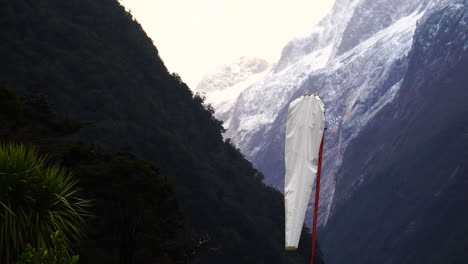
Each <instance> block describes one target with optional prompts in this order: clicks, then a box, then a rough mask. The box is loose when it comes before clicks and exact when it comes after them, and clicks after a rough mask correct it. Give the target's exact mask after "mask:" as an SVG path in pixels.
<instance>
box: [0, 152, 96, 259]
mask: <svg viewBox="0 0 468 264" xmlns="http://www.w3.org/2000/svg"><path fill="white" fill-rule="evenodd" d="M88 206H89V202H88V201H87V200H83V199H81V198H80V196H79V193H78V188H77V181H76V180H74V179H73V178H72V175H71V173H70V172H69V171H67V170H66V169H64V168H62V167H60V166H58V165H53V166H47V165H46V159H45V157H41V156H39V155H38V153H37V150H36V149H35V148H33V147H31V146H29V147H25V146H24V145H17V144H2V145H0V229H1V231H2V232H1V235H0V260H1V261H2V263H11V262H12V261H13V260H14V259H15V258H16V257H17V256H18V254H19V253H20V252H21V251H22V250H23V249H24V248H25V246H26V245H27V244H31V245H32V246H34V247H39V248H40V247H42V248H51V247H53V245H54V241H53V239H52V238H51V236H50V234H52V233H54V232H55V231H56V230H58V231H60V236H62V238H61V239H63V243H64V244H65V246H66V247H67V249H70V243H71V241H74V240H77V239H78V238H79V237H80V236H81V235H82V229H81V228H82V225H83V223H84V220H83V218H84V217H85V216H87V215H88V212H87V211H86V207H88Z"/></svg>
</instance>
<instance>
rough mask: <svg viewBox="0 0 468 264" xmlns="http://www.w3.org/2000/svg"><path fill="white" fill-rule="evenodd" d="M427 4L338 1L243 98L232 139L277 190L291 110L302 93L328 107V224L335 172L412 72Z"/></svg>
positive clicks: (421, 0)
mask: <svg viewBox="0 0 468 264" xmlns="http://www.w3.org/2000/svg"><path fill="white" fill-rule="evenodd" d="M431 3H432V2H431V1H427V0H412V1H406V0H391V1H376V0H353V1H349V0H337V1H336V2H335V6H334V8H333V9H332V11H331V13H330V14H329V15H328V16H327V17H325V18H324V19H323V20H322V21H321V22H320V23H319V24H318V25H317V26H315V28H314V29H313V30H312V31H311V33H310V34H309V35H308V36H305V37H302V38H297V39H294V40H292V41H291V42H290V43H289V44H288V45H287V46H286V47H285V48H284V49H283V52H282V56H281V59H280V61H279V62H278V64H277V65H276V67H275V68H274V70H273V71H272V72H270V73H269V74H268V75H267V76H265V77H264V78H263V79H261V80H259V81H258V82H256V83H255V84H254V85H252V86H251V87H249V88H248V89H246V90H245V91H243V92H242V93H241V95H240V96H239V97H238V98H237V100H236V103H235V105H234V106H233V109H232V110H231V111H230V113H231V114H230V115H229V117H228V118H225V119H226V120H227V122H229V124H230V126H229V129H228V131H227V133H226V137H227V138H232V140H233V141H234V142H235V143H236V144H237V145H238V146H239V147H240V149H241V150H242V151H243V152H244V153H245V154H246V155H247V157H248V158H250V159H251V160H252V161H253V162H254V164H255V165H256V166H257V168H259V169H260V170H261V171H262V172H263V173H264V174H265V181H266V182H267V183H268V184H270V185H272V186H274V187H277V188H279V189H282V186H283V177H284V130H285V119H286V111H287V106H288V104H289V102H290V101H292V100H293V99H295V98H297V97H298V96H300V95H301V94H303V93H306V92H312V93H316V94H318V95H320V96H321V97H322V98H323V99H324V102H325V104H326V105H327V126H328V130H327V138H326V140H327V141H326V145H325V147H326V150H327V151H326V154H325V157H324V177H323V179H324V181H323V190H324V191H323V195H322V201H323V202H322V203H321V208H320V211H321V213H322V215H323V216H324V217H322V218H321V219H322V222H321V223H324V222H325V221H326V219H327V218H328V215H329V213H330V210H331V204H332V200H333V197H334V187H335V183H336V179H335V174H336V170H337V169H338V168H339V167H340V165H341V161H342V156H343V153H344V152H345V150H346V148H347V146H348V144H349V142H350V140H352V139H353V138H354V137H355V136H356V135H357V134H359V131H360V128H361V127H363V126H364V125H365V124H366V123H367V122H369V120H371V119H372V117H373V116H375V114H376V113H377V112H378V111H379V110H380V109H382V107H383V106H384V105H385V104H388V103H389V102H391V101H392V100H393V99H394V97H395V95H396V93H397V92H398V89H399V87H400V84H401V83H400V81H401V79H402V78H403V75H404V73H405V71H406V66H407V65H406V56H407V54H408V51H409V50H410V48H411V45H412V42H413V35H414V32H415V29H416V26H417V21H418V19H420V18H421V17H422V16H423V15H424V14H425V13H426V12H427V10H429V9H430V8H431Z"/></svg>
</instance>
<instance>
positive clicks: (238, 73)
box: [194, 57, 272, 128]
mask: <svg viewBox="0 0 468 264" xmlns="http://www.w3.org/2000/svg"><path fill="white" fill-rule="evenodd" d="M271 68H272V66H271V65H270V64H269V63H268V62H267V61H266V60H262V59H257V58H252V59H251V58H247V57H240V58H239V59H238V60H237V61H235V62H233V63H231V64H226V65H223V66H221V67H220V68H219V69H218V70H217V71H215V72H213V73H210V74H207V75H205V76H204V77H203V78H202V80H201V81H200V82H199V83H198V85H197V87H196V88H195V89H194V92H196V93H200V94H204V95H205V96H206V102H207V103H209V104H211V105H212V106H213V108H214V109H216V112H215V116H216V118H218V119H220V120H226V117H228V116H229V115H230V112H229V111H230V109H232V106H233V104H234V102H235V100H236V99H237V97H239V94H240V93H241V92H242V91H244V90H245V89H246V88H248V87H249V86H250V85H252V84H253V83H254V82H256V81H257V80H258V79H260V78H262V77H263V76H265V75H266V74H267V73H268V72H269V71H270V70H271ZM224 127H225V128H228V127H229V120H226V122H225V123H224Z"/></svg>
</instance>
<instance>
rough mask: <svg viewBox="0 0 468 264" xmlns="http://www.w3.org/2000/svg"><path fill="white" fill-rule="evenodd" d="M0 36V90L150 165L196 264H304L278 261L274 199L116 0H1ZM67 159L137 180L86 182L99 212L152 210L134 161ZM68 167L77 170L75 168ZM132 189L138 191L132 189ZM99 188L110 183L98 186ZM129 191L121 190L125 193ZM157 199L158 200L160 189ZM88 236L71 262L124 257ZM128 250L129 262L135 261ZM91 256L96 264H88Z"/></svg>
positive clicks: (289, 257)
mask: <svg viewBox="0 0 468 264" xmlns="http://www.w3.org/2000/svg"><path fill="white" fill-rule="evenodd" d="M0 31H1V32H2V34H1V35H0V58H1V59H2V63H1V64H0V80H1V81H5V82H6V83H7V86H8V87H9V88H11V89H13V90H14V91H16V92H17V93H19V94H29V93H38V94H42V95H44V96H45V97H46V98H47V100H48V101H49V102H50V103H51V104H52V106H53V107H52V109H53V110H54V111H56V112H57V113H58V115H59V116H60V117H61V118H72V119H75V120H80V121H82V122H83V123H85V124H86V125H85V126H84V127H83V128H82V129H81V130H80V131H79V132H78V134H77V135H76V136H72V137H77V138H79V139H80V140H85V141H91V142H95V143H97V144H98V145H100V146H102V147H104V148H106V149H110V150H114V151H115V150H120V149H122V148H125V149H127V150H131V151H132V152H133V153H135V154H136V155H137V156H138V157H141V158H143V159H145V160H146V161H148V162H149V163H151V164H153V165H155V166H157V167H159V168H160V170H159V171H160V173H161V175H164V176H166V177H167V178H168V179H169V181H170V182H171V183H172V184H173V185H174V186H175V192H176V196H177V199H178V200H179V204H180V207H181V210H182V213H183V214H184V219H185V223H184V224H183V225H184V230H185V231H184V233H183V234H184V235H183V239H184V240H185V241H188V242H190V243H192V245H193V246H194V250H193V251H194V252H191V254H194V255H193V256H192V258H191V260H192V262H193V263H269V264H272V263H297V262H298V261H305V260H306V259H307V257H308V252H307V251H308V247H309V246H308V244H307V242H306V241H307V240H306V241H304V242H303V243H302V246H303V247H304V248H303V249H301V250H300V251H299V253H294V254H286V253H284V250H283V245H284V239H283V230H284V224H283V220H284V212H283V202H282V195H281V194H280V193H279V192H277V191H275V190H273V189H272V188H269V187H266V186H265V185H263V183H262V175H261V174H260V173H259V172H257V171H256V170H255V169H254V168H253V167H252V165H251V164H250V163H249V162H248V161H247V160H246V159H245V158H244V157H243V156H242V155H241V154H240V153H239V151H238V150H236V149H235V148H234V147H233V146H232V145H231V144H230V143H229V142H226V141H224V140H223V138H222V135H221V131H222V130H223V128H222V126H221V123H220V122H219V121H217V120H216V119H214V117H213V112H212V110H210V108H209V107H206V106H205V105H204V103H203V100H202V98H200V97H198V96H195V97H194V96H193V95H192V93H191V92H190V90H189V89H188V87H187V86H186V85H185V84H184V83H183V82H182V80H181V79H180V78H179V77H178V76H177V75H176V74H170V73H169V72H168V70H167V69H166V68H165V66H164V64H163V62H162V60H161V59H160V58H159V56H158V52H157V50H156V48H155V47H154V45H153V43H152V41H151V40H150V39H149V38H148V37H147V36H146V34H145V33H144V32H143V30H142V28H141V26H140V25H139V24H138V23H137V22H136V21H134V19H133V18H132V17H131V15H130V14H129V13H127V12H126V11H125V10H124V8H123V7H121V6H120V4H119V3H118V2H117V1H116V0H68V1H62V0H34V1H31V0H15V1H5V0H1V1H0ZM174 34H177V32H174ZM156 44H157V43H156ZM187 45H190V43H187ZM194 52H196V51H194ZM39 127H41V126H39ZM34 131H35V130H32V132H31V133H32V134H34V133H35V132H34ZM85 149H86V148H85ZM90 152H91V153H92V152H93V151H91V150H89V149H87V150H86V151H85V152H84V153H90ZM74 155H76V156H74ZM74 155H72V156H71V157H72V158H71V159H72V161H73V159H76V160H74V162H72V161H70V160H69V164H75V165H76V166H78V167H80V166H81V165H83V164H88V165H89V167H86V166H85V167H86V168H88V169H89V168H93V166H94V168H96V166H97V164H96V162H97V163H102V162H110V163H119V162H123V163H125V162H129V163H130V164H126V163H125V164H126V165H125V164H124V165H125V166H124V168H126V169H129V168H130V170H131V168H132V166H133V167H135V170H137V171H138V170H140V171H142V173H136V174H132V173H130V172H129V173H128V178H129V179H125V178H121V177H120V176H119V177H117V178H115V177H113V176H112V175H113V174H114V173H115V172H113V171H103V172H102V174H101V173H99V177H105V179H106V180H105V181H95V182H93V181H84V182H83V188H84V190H85V191H86V190H87V188H88V190H89V192H90V193H93V192H94V193H96V192H97V193H99V189H100V188H102V189H103V190H106V193H107V194H108V195H109V196H106V195H107V194H105V195H104V196H105V197H107V198H106V199H107V200H99V201H98V200H97V203H98V205H99V206H102V207H104V208H105V207H106V206H107V204H108V203H109V204H112V206H110V207H109V208H114V207H113V206H117V208H119V207H118V206H119V205H118V204H117V205H115V204H113V202H114V201H116V200H118V201H121V200H122V199H118V198H116V197H119V196H121V195H124V197H130V196H132V194H133V193H134V194H135V197H136V198H135V199H134V200H129V201H128V203H129V204H127V205H125V206H126V207H125V208H129V210H127V211H125V210H126V209H122V211H121V212H122V213H124V214H125V212H126V214H129V215H131V214H132V212H133V211H131V210H130V209H132V210H133V209H135V208H137V209H138V208H139V209H138V210H143V211H146V210H151V208H146V207H151V205H150V202H145V203H141V199H143V200H146V199H148V198H145V197H146V196H145V195H147V194H148V193H149V192H150V191H151V190H148V189H145V191H144V194H142V195H141V196H139V194H138V193H139V192H140V190H139V188H141V186H142V184H143V185H144V184H145V182H146V181H147V180H148V179H147V177H152V176H148V175H153V172H151V171H152V170H149V171H146V172H145V169H144V168H146V166H152V165H145V164H146V163H144V162H143V163H140V161H135V162H132V161H131V160H132V159H133V158H131V157H130V158H128V159H130V161H128V159H127V158H125V159H124V161H122V160H121V158H122V157H120V158H119V157H113V158H109V157H108V158H105V157H106V155H104V154H102V155H98V156H97V157H93V159H97V161H96V160H91V161H90V160H88V161H86V158H85V157H83V156H82V155H81V156H80V152H79V151H78V152H74ZM87 155H88V154H86V155H85V156H87ZM122 155H127V154H125V153H124V154H122ZM63 159H64V160H65V161H64V162H66V158H63ZM77 160H78V161H80V162H81V161H82V162H83V164H81V163H79V164H78V165H77ZM114 165H115V164H114ZM114 165H112V166H111V167H114ZM83 166H84V165H83ZM93 175H94V174H93ZM120 175H122V174H120ZM138 175H140V176H141V175H147V176H141V177H140V178H138V177H139V176H138ZM122 177H123V176H122ZM133 180H135V181H137V180H138V181H139V183H138V184H136V185H132V182H133ZM140 180H141V181H140ZM101 182H109V185H106V186H100V185H99V184H101ZM126 184H129V185H128V186H129V188H128V189H123V186H125V185H126ZM116 185H117V186H116ZM122 192H124V193H122ZM154 192H155V193H154V195H158V190H155V191H154ZM113 197H114V198H113ZM91 198H92V197H91ZM98 198H99V197H98ZM132 205H137V206H136V207H135V208H134V207H133V206H132ZM139 206H145V208H141V207H139ZM137 209H135V210H137ZM127 220H129V221H132V220H131V219H127ZM109 225H111V226H112V227H108V226H109ZM115 225H123V226H125V225H124V224H123V223H115V222H112V221H111V222H109V223H108V222H101V223H100V226H99V227H102V228H104V227H108V228H115ZM99 227H97V226H94V227H93V226H91V229H92V230H93V228H94V230H96V229H99ZM148 228H150V227H148ZM139 232H143V231H142V230H140V231H139ZM152 232H155V231H154V230H153V231H152ZM93 234H94V233H93ZM93 234H92V235H90V236H89V240H88V241H87V242H86V243H88V244H87V245H90V246H89V247H85V248H83V247H82V248H81V249H80V250H81V251H79V252H77V253H79V254H80V255H82V256H83V257H82V260H81V261H80V263H115V262H113V261H114V260H115V259H116V258H118V255H119V254H123V253H122V251H121V250H118V249H115V248H112V247H113V244H110V245H107V244H105V243H103V242H102V241H101V240H99V232H98V233H97V234H94V235H93ZM120 239H121V241H125V242H128V241H127V240H125V239H124V238H122V237H120ZM148 239H149V240H148V241H146V242H144V241H143V242H142V241H140V242H139V243H146V244H145V246H144V250H151V246H149V245H151V243H154V240H151V238H148ZM152 241H153V242H152ZM86 243H85V245H86ZM134 245H138V243H137V244H134ZM309 245H310V244H309ZM121 246H122V248H127V247H126V246H125V245H121ZM197 246H198V247H197ZM135 247H136V248H135V249H134V253H135V254H143V253H141V251H139V248H138V246H135ZM155 247H156V246H155ZM105 248H107V249H106V250H104V249H105ZM109 248H111V249H112V250H109ZM156 248H158V247H156ZM100 249H103V250H101V251H100ZM145 252H146V253H145V254H149V253H148V251H145ZM127 254H128V252H127ZM98 255H99V256H100V258H99V262H98V260H97V259H98V258H96V259H95V258H93V256H98ZM135 259H138V258H137V256H135V257H134V258H130V259H124V260H122V259H120V261H122V262H120V263H136V262H133V261H135ZM162 263H165V262H162ZM168 263H171V262H168Z"/></svg>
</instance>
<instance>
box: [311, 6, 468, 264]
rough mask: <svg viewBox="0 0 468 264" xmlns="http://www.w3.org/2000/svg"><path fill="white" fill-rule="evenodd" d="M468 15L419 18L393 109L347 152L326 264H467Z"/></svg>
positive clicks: (438, 12) (326, 234) (443, 11)
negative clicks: (350, 263)
mask: <svg viewBox="0 0 468 264" xmlns="http://www.w3.org/2000/svg"><path fill="white" fill-rule="evenodd" d="M467 14H468V7H467V5H466V1H451V3H446V4H439V5H436V6H435V7H434V8H433V10H431V12H427V13H426V14H425V15H424V16H423V17H422V18H421V20H420V22H419V25H418V28H417V30H416V33H415V35H414V41H413V45H412V48H411V51H410V52H409V54H408V59H407V68H408V70H407V71H406V73H405V75H404V77H403V80H402V81H401V85H400V89H399V91H398V93H397V95H396V96H395V99H394V100H393V101H392V102H391V103H389V104H387V105H386V106H384V107H383V109H382V110H381V111H379V113H377V114H376V116H375V117H374V118H372V120H371V121H370V122H368V123H367V124H366V125H365V126H364V127H363V128H362V129H361V132H360V133H359V135H358V136H357V137H356V138H355V139H353V140H352V142H351V143H350V144H349V147H348V148H347V150H346V152H345V153H344V155H343V163H342V165H341V167H340V168H339V170H338V171H337V173H336V178H337V185H336V190H335V202H334V213H333V216H332V217H331V218H330V220H329V221H328V223H327V225H326V226H325V228H324V230H323V233H322V234H321V236H320V237H321V238H322V240H321V241H322V242H323V247H324V251H325V254H326V257H327V263H344V262H350V261H351V262H352V263H363V264H366V263H368V264H371V263H383V264H385V263H454V264H461V263H466V262H467V260H468V252H467V250H466V249H467V248H468V240H467V237H468V236H467V235H468V225H467V224H466V223H468V211H467V210H466V205H467V204H468V195H467V192H466V191H467V190H468V180H467V177H466V176H467V175H468V165H467V162H466V159H467V157H468V105H467V103H466V102H467V100H468V90H467V89H466V88H467V87H466V85H467V83H468V77H467V75H466V69H468V52H467V51H468V38H467V37H468V34H467V32H468V31H467V29H468V15H467ZM349 194H350V195H349ZM343 196H348V197H343ZM363 249H365V250H363Z"/></svg>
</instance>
